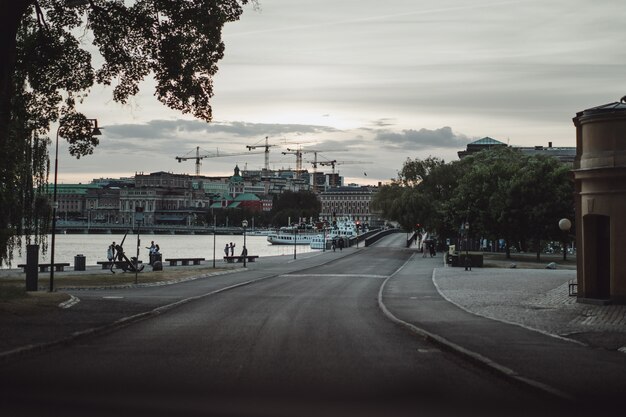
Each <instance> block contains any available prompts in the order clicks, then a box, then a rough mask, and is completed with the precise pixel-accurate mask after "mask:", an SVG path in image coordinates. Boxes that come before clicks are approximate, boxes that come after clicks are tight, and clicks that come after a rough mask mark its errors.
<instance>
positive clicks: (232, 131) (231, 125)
mask: <svg viewBox="0 0 626 417" xmlns="http://www.w3.org/2000/svg"><path fill="white" fill-rule="evenodd" d="M336 131H337V129H335V128H333V127H330V126H319V125H302V124H272V123H247V122H214V123H205V122H201V121H198V120H180V119H179V120H152V121H150V122H148V123H145V124H120V125H113V126H108V127H107V128H106V134H107V136H108V137H109V139H113V140H116V139H124V138H139V139H141V138H146V139H159V138H164V139H165V138H172V137H175V136H183V135H185V134H201V133H205V134H207V135H210V134H219V133H225V134H229V135H234V136H239V137H250V138H258V137H263V136H268V135H269V136H274V135H284V134H295V135H298V134H311V133H322V132H336Z"/></svg>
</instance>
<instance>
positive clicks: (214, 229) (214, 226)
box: [213, 214, 217, 269]
mask: <svg viewBox="0 0 626 417" xmlns="http://www.w3.org/2000/svg"><path fill="white" fill-rule="evenodd" d="M215 221H216V218H215V214H214V215H213V269H215V232H216V231H217V226H216V224H215Z"/></svg>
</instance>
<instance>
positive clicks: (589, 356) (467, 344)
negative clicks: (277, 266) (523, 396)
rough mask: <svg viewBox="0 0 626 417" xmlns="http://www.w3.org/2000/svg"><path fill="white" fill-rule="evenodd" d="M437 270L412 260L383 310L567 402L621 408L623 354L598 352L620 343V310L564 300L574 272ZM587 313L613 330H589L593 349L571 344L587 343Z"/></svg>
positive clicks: (436, 263) (625, 382) (431, 262)
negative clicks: (604, 308) (582, 341)
mask: <svg viewBox="0 0 626 417" xmlns="http://www.w3.org/2000/svg"><path fill="white" fill-rule="evenodd" d="M440 267H441V261H440V259H430V258H428V259H427V258H422V257H419V256H414V257H413V258H412V259H411V260H409V261H408V263H407V264H406V265H405V267H404V268H403V269H402V270H400V271H399V272H398V273H397V274H395V275H394V276H393V277H392V278H390V279H389V280H388V281H387V282H386V284H385V286H384V287H383V289H382V290H381V294H380V297H379V302H380V304H381V308H382V309H383V311H384V312H385V313H386V314H387V315H388V316H389V317H390V318H391V319H392V320H394V321H396V322H397V323H399V324H402V325H403V326H405V327H407V328H409V329H411V330H412V331H414V332H416V333H418V334H421V335H423V336H424V337H426V338H428V339H430V340H431V341H433V342H434V343H435V344H437V345H438V346H440V347H442V348H444V349H447V350H451V351H453V352H456V353H457V354H459V355H462V356H463V357H465V358H466V359H469V360H471V361H474V362H475V363H477V364H479V365H481V366H483V367H485V368H487V369H489V370H491V371H493V372H495V373H497V374H499V375H502V376H505V377H507V378H508V379H509V380H511V381H514V382H517V383H521V384H524V385H526V386H528V387H533V388H534V389H537V390H538V391H540V392H543V393H544V394H546V395H548V396H549V397H554V398H560V399H561V400H562V401H563V404H564V405H570V406H574V407H580V410H583V409H585V410H584V411H590V410H591V409H593V408H594V407H595V408H596V411H608V410H609V409H610V408H611V407H613V406H614V405H615V404H619V403H621V401H622V400H623V398H624V396H626V354H624V353H622V352H620V351H617V350H609V349H605V348H598V347H597V346H604V345H605V342H606V341H605V338H608V339H610V341H611V342H612V344H614V345H616V346H620V345H622V343H621V340H619V337H621V336H622V335H623V333H622V332H621V331H619V332H618V331H616V330H615V328H619V326H620V325H619V324H617V325H616V324H614V323H620V320H621V319H620V318H619V313H620V312H622V314H623V310H622V308H621V307H617V308H613V309H612V310H610V311H611V312H606V311H604V310H603V311H602V312H600V310H598V309H602V308H603V307H599V306H587V305H582V304H575V303H574V302H573V300H570V299H569V298H564V297H563V295H562V294H563V293H562V291H567V289H566V287H563V284H564V283H567V281H568V280H569V279H570V278H571V275H569V274H571V272H569V273H568V272H562V271H558V270H556V271H543V270H536V271H532V270H530V271H524V270H490V269H489V268H485V269H483V268H475V269H474V270H473V271H471V272H469V271H468V272H466V271H464V269H456V268H455V269H453V268H450V269H446V268H440ZM554 272H556V273H554ZM433 275H434V276H435V279H433ZM435 283H437V285H436V284H435ZM438 287H439V288H438ZM440 291H441V293H440ZM442 294H443V295H445V297H447V298H449V299H450V300H452V301H454V303H452V302H449V301H448V300H446V298H444V296H442ZM455 303H456V304H455ZM472 310H473V311H472ZM585 312H592V313H593V316H589V317H596V318H597V317H601V318H603V323H604V324H603V325H604V326H616V327H615V328H613V330H606V328H605V329H604V330H603V331H601V332H596V331H593V330H595V328H594V329H589V326H588V325H587V326H588V327H584V328H583V329H584V330H587V332H586V333H588V336H587V337H586V339H588V340H584V341H585V342H589V341H593V344H592V343H585V344H584V343H581V342H580V341H577V340H572V339H573V336H574V335H576V338H577V339H579V340H580V339H583V338H582V337H578V336H579V335H581V334H583V333H576V332H577V331H579V330H580V329H581V328H580V327H577V326H585V325H586V324H585V323H589V320H587V321H586V319H587V318H588V317H587V318H583V317H584V314H585ZM477 313H479V314H480V315H479V314H477ZM590 314H591V313H590ZM494 319H496V320H494ZM596 320H597V319H596ZM511 323H516V324H520V325H512V324H511ZM542 326H543V328H540V327H542ZM531 328H534V329H535V330H532V329H531ZM538 330H540V331H538ZM563 335H565V336H566V337H561V336H563ZM616 335H617V336H616ZM585 407H591V408H590V409H587V408H585Z"/></svg>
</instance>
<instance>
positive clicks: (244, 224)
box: [241, 220, 248, 268]
mask: <svg viewBox="0 0 626 417" xmlns="http://www.w3.org/2000/svg"><path fill="white" fill-rule="evenodd" d="M241 225H242V226H243V267H244V268H245V267H246V259H247V258H248V250H247V249H246V227H248V221H247V220H244V221H242V222H241Z"/></svg>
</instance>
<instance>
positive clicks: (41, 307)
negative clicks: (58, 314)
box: [0, 286, 70, 316]
mask: <svg viewBox="0 0 626 417" xmlns="http://www.w3.org/2000/svg"><path fill="white" fill-rule="evenodd" d="M12 289H17V290H19V288H17V287H13V288H11V287H10V286H3V287H2V288H1V289H0V293H7V292H6V291H5V290H9V291H8V292H11V291H12ZM69 298H70V296H69V295H67V294H64V293H62V292H52V293H50V292H43V291H39V292H26V291H23V293H22V294H21V295H20V296H16V297H15V298H2V299H0V316H7V315H10V316H27V315H30V314H41V313H47V312H50V311H53V310H58V308H59V304H61V303H62V302H64V301H67V300H69Z"/></svg>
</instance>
